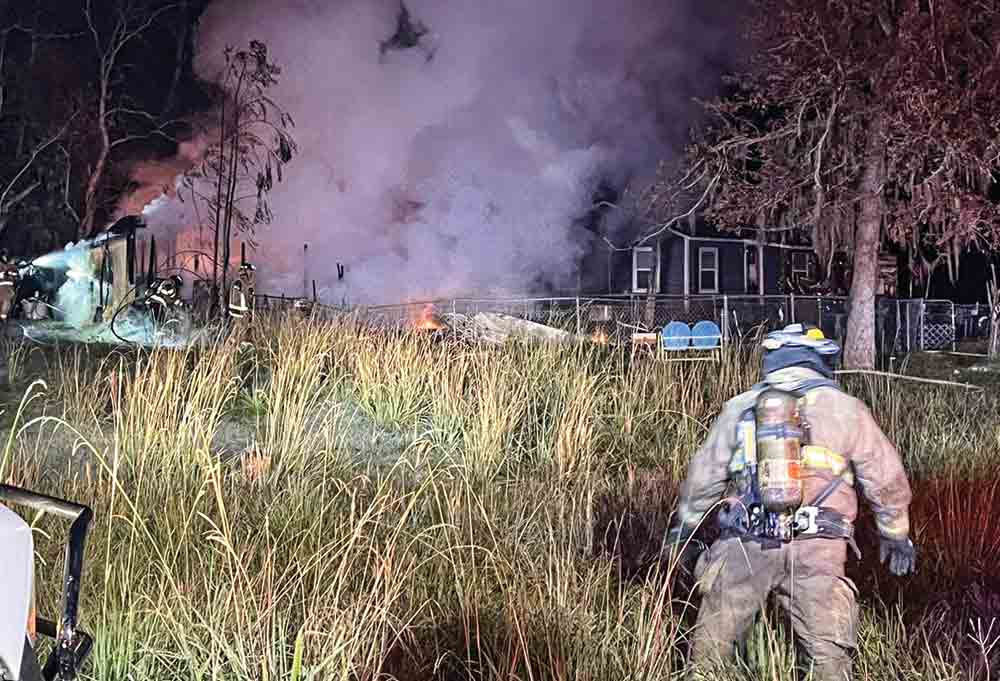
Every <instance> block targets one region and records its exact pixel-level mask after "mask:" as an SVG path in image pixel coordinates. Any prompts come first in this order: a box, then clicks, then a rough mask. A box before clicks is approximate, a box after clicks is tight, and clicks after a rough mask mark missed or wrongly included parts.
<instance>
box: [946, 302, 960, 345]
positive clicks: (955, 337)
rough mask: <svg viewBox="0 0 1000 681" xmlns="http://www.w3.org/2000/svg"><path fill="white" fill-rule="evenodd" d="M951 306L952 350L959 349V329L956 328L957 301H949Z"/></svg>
mask: <svg viewBox="0 0 1000 681" xmlns="http://www.w3.org/2000/svg"><path fill="white" fill-rule="evenodd" d="M948 305H950V306H951V351H952V352H955V351H956V350H958V329H957V328H955V303H953V302H949V303H948Z"/></svg>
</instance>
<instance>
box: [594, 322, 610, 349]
mask: <svg viewBox="0 0 1000 681" xmlns="http://www.w3.org/2000/svg"><path fill="white" fill-rule="evenodd" d="M590 339H591V340H592V341H594V342H595V343H597V344H598V345H607V344H608V332H607V330H605V328H604V327H603V326H599V327H597V331H594V333H593V334H591V336H590Z"/></svg>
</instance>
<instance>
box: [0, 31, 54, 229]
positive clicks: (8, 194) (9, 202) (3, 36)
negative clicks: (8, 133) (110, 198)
mask: <svg viewBox="0 0 1000 681" xmlns="http://www.w3.org/2000/svg"><path fill="white" fill-rule="evenodd" d="M15 34H26V36H27V39H28V41H29V43H30V55H31V57H30V58H31V59H33V58H34V54H35V52H36V45H37V43H38V41H40V40H44V39H50V38H54V37H61V36H47V35H43V34H41V33H40V32H39V31H38V28H37V26H25V25H23V24H21V23H19V22H17V21H16V18H14V17H7V18H6V20H5V21H4V25H3V26H2V27H0V121H6V120H12V121H15V123H14V125H15V127H17V129H18V130H19V133H18V135H17V144H16V146H15V147H14V148H13V149H9V150H8V155H7V158H6V159H5V161H4V163H2V164H0V167H2V169H0V235H2V234H3V232H4V230H5V229H6V227H7V224H8V222H9V220H10V218H11V216H12V215H13V213H14V211H15V209H16V208H17V207H18V206H20V205H21V204H22V203H23V202H24V201H25V200H26V199H27V198H28V197H29V196H31V195H32V194H33V193H34V192H35V191H36V190H37V189H38V188H39V187H40V185H41V181H40V180H39V179H37V176H36V173H35V172H34V171H35V170H36V169H37V166H38V165H39V163H40V159H41V158H43V157H44V156H45V154H46V152H47V151H49V150H50V149H53V150H54V149H55V145H56V144H57V143H58V142H59V141H60V140H61V139H62V138H63V137H64V135H65V134H66V130H67V128H68V127H69V121H65V122H63V123H62V124H61V125H55V124H53V123H52V122H51V121H49V122H48V123H49V126H48V127H49V129H48V130H47V131H45V133H44V137H43V138H42V139H40V140H37V141H36V142H33V143H30V142H27V141H26V140H27V138H28V136H27V133H26V130H27V127H28V126H27V120H28V114H27V112H25V111H18V112H14V113H12V112H10V111H9V110H8V104H9V98H8V71H9V69H8V64H7V54H8V45H9V41H10V40H11V37H12V36H13V35H15ZM29 63H30V62H29ZM11 68H16V67H11Z"/></svg>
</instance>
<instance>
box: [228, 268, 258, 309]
mask: <svg viewBox="0 0 1000 681" xmlns="http://www.w3.org/2000/svg"><path fill="white" fill-rule="evenodd" d="M254 269H255V268H254V266H253V265H251V264H250V263H248V262H244V263H243V264H242V265H240V271H239V274H238V275H237V278H236V281H234V282H233V284H232V286H231V287H230V288H229V316H230V317H232V318H233V319H243V318H244V317H248V318H252V317H253V307H254V294H255V291H254V284H255V282H254V279H255V276H256V275H255V274H254Z"/></svg>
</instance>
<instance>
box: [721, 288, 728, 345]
mask: <svg viewBox="0 0 1000 681" xmlns="http://www.w3.org/2000/svg"><path fill="white" fill-rule="evenodd" d="M722 344H723V346H725V345H728V344H729V296H722Z"/></svg>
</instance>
